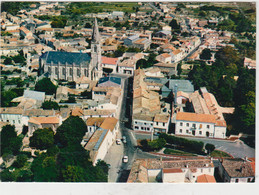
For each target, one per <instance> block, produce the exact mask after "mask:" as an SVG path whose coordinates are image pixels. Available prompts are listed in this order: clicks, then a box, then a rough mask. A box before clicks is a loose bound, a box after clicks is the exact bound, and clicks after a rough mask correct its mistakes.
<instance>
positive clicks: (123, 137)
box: [122, 136, 127, 144]
mask: <svg viewBox="0 0 259 195" xmlns="http://www.w3.org/2000/svg"><path fill="white" fill-rule="evenodd" d="M122 142H123V143H124V144H126V143H127V140H126V137H125V136H122Z"/></svg>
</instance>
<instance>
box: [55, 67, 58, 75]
mask: <svg viewBox="0 0 259 195" xmlns="http://www.w3.org/2000/svg"><path fill="white" fill-rule="evenodd" d="M55 74H56V75H58V68H57V67H56V68H55Z"/></svg>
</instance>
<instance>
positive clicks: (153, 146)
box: [140, 138, 166, 152]
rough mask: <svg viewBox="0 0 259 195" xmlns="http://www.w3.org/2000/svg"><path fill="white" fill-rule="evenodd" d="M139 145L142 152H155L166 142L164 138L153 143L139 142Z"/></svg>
mask: <svg viewBox="0 0 259 195" xmlns="http://www.w3.org/2000/svg"><path fill="white" fill-rule="evenodd" d="M140 144H141V146H142V147H141V148H142V150H143V151H147V152H148V151H156V150H160V149H162V148H163V147H164V146H165V144H166V140H165V139H164V138H159V139H156V140H153V141H147V140H146V139H144V140H141V141H140Z"/></svg>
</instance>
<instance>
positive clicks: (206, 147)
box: [205, 144, 215, 154]
mask: <svg viewBox="0 0 259 195" xmlns="http://www.w3.org/2000/svg"><path fill="white" fill-rule="evenodd" d="M205 149H206V150H207V153H208V154H210V153H211V152H213V151H214V150H215V146H214V145H213V144H206V145H205Z"/></svg>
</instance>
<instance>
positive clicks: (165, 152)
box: [164, 148, 196, 156]
mask: <svg viewBox="0 0 259 195" xmlns="http://www.w3.org/2000/svg"><path fill="white" fill-rule="evenodd" d="M164 154H171V155H179V156H196V154H192V153H188V152H184V151H181V150H174V149H169V148H166V149H165V150H164Z"/></svg>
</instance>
